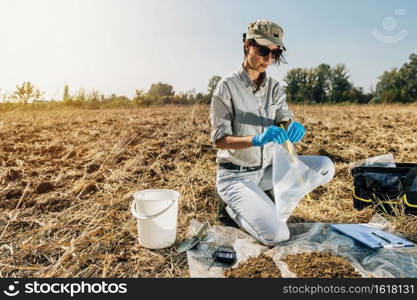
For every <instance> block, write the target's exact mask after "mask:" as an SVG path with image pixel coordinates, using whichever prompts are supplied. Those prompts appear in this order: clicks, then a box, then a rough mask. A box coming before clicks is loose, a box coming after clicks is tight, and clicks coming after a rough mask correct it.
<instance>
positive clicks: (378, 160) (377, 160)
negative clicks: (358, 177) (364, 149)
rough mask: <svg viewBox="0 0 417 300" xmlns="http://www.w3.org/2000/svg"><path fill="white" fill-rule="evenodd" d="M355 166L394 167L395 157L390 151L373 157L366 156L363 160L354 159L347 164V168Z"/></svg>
mask: <svg viewBox="0 0 417 300" xmlns="http://www.w3.org/2000/svg"><path fill="white" fill-rule="evenodd" d="M356 167H379V168H395V167H396V165H395V159H394V155H393V154H392V153H388V154H383V155H379V156H374V157H368V158H367V159H364V160H359V161H355V162H352V163H350V164H349V168H350V169H353V168H356Z"/></svg>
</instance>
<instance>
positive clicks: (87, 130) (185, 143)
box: [0, 105, 417, 277]
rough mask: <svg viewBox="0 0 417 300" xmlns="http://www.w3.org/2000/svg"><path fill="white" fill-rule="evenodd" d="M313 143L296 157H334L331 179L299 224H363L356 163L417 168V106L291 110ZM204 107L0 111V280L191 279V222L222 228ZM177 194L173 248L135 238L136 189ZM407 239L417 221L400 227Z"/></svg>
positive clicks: (305, 206)
mask: <svg viewBox="0 0 417 300" xmlns="http://www.w3.org/2000/svg"><path fill="white" fill-rule="evenodd" d="M291 108H292V109H293V111H294V112H295V115H296V118H297V120H298V121H300V122H302V123H303V124H304V125H305V126H306V128H307V135H306V137H305V138H304V139H303V141H302V142H301V143H300V144H298V145H297V150H298V152H299V154H310V155H327V156H329V157H330V158H332V160H333V161H334V162H335V164H336V175H335V178H334V179H333V180H332V181H331V182H330V183H328V184H327V185H326V186H323V187H319V188H317V189H316V190H315V191H314V192H312V193H311V199H307V198H304V199H303V200H302V201H301V203H300V205H299V206H298V207H297V209H296V211H295V212H294V214H293V216H292V218H291V221H292V222H326V223H340V222H346V223H358V222H367V221H369V220H370V218H371V217H372V215H373V213H374V212H373V210H372V209H366V210H363V211H356V210H354V209H353V206H352V198H351V182H352V178H351V176H350V174H349V169H348V165H349V162H352V161H357V160H361V159H364V158H367V157H371V156H376V155H380V154H385V153H393V154H394V156H395V159H396V161H397V162H416V161H417V138H416V137H417V106H401V105H379V106H355V105H350V106H292V107H291ZM209 135H210V124H209V120H208V107H207V106H191V107H174V106H166V107H158V108H138V109H118V110H110V109H108V110H76V109H62V110H54V111H9V112H1V113H0V139H1V144H0V162H1V169H0V277H187V276H189V275H188V269H187V259H186V255H185V254H177V253H176V252H175V250H176V246H177V245H178V244H179V242H180V241H181V240H182V239H183V238H184V237H185V234H186V231H187V228H188V225H189V223H190V220H192V219H197V220H199V221H203V220H207V221H209V222H210V223H211V224H215V223H217V221H216V210H217V204H216V201H215V174H216V164H215V153H216V150H215V149H214V148H213V147H212V145H211V143H210V140H209ZM146 188H172V189H176V190H178V191H179V192H180V193H181V195H182V198H181V202H180V209H179V218H178V233H177V243H176V245H175V246H174V247H170V248H167V249H162V250H148V249H145V248H143V247H141V246H140V245H139V244H138V242H137V231H136V220H135V219H134V218H133V217H132V216H131V214H130V211H129V206H130V202H131V199H132V193H133V192H134V191H137V190H141V189H146ZM393 221H394V222H395V224H396V225H398V228H399V229H400V230H401V231H402V232H403V233H405V234H406V235H407V236H409V237H411V238H412V237H413V236H415V235H416V233H417V218H416V217H410V216H402V215H399V216H397V217H396V218H395V219H393Z"/></svg>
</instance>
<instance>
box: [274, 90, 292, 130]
mask: <svg viewBox="0 0 417 300" xmlns="http://www.w3.org/2000/svg"><path fill="white" fill-rule="evenodd" d="M273 95H274V99H275V103H276V106H277V111H276V117H275V123H279V122H284V121H289V120H291V121H292V120H293V119H294V114H293V113H292V111H291V110H289V108H288V104H287V101H286V99H287V95H286V94H285V89H284V88H283V87H282V86H281V85H280V84H279V83H277V85H276V86H275V89H274V93H273Z"/></svg>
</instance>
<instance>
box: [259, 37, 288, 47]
mask: <svg viewBox="0 0 417 300" xmlns="http://www.w3.org/2000/svg"><path fill="white" fill-rule="evenodd" d="M255 41H256V42H257V43H258V44H259V45H262V46H280V47H282V48H285V46H284V43H283V42H282V40H281V39H266V38H255Z"/></svg>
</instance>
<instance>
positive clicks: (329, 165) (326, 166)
mask: <svg viewBox="0 0 417 300" xmlns="http://www.w3.org/2000/svg"><path fill="white" fill-rule="evenodd" d="M322 159H323V167H322V169H323V172H322V175H323V176H324V178H325V179H324V181H325V182H329V181H330V180H331V179H332V178H333V176H334V174H335V172H336V168H335V166H334V163H333V161H332V160H331V159H330V158H329V157H327V156H323V157H322Z"/></svg>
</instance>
